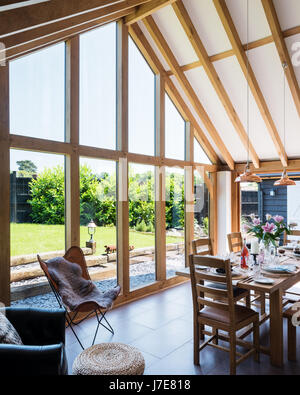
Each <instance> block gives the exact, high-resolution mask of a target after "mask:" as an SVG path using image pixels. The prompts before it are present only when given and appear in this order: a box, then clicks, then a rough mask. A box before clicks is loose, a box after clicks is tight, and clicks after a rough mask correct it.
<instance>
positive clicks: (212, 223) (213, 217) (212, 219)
mask: <svg viewBox="0 0 300 395" xmlns="http://www.w3.org/2000/svg"><path fill="white" fill-rule="evenodd" d="M210 180H211V182H212V193H210V194H209V237H210V239H211V244H212V249H213V254H214V255H216V254H217V252H218V251H217V250H218V221H217V220H218V218H217V215H218V202H217V173H216V172H214V173H210Z"/></svg>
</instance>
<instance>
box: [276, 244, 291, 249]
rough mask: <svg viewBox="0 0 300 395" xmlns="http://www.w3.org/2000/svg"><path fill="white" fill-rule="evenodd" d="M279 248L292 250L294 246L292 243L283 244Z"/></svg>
mask: <svg viewBox="0 0 300 395" xmlns="http://www.w3.org/2000/svg"><path fill="white" fill-rule="evenodd" d="M279 248H283V249H284V250H293V249H294V248H295V246H294V245H292V244H288V245H285V246H282V247H279Z"/></svg>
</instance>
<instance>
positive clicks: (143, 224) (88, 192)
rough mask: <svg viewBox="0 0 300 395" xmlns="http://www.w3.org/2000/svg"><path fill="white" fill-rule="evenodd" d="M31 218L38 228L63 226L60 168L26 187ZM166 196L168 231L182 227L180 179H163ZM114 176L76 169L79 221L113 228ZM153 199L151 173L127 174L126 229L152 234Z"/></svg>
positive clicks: (114, 204) (181, 185) (172, 175)
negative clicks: (28, 189) (51, 225)
mask: <svg viewBox="0 0 300 395" xmlns="http://www.w3.org/2000/svg"><path fill="white" fill-rule="evenodd" d="M29 187H30V193H31V199H30V200H29V203H30V204H31V208H32V213H31V218H32V221H33V222H35V223H40V224H64V201H65V194H64V169H63V167H62V166H56V167H53V168H49V169H45V170H44V171H43V172H41V173H39V174H38V176H37V177H36V179H32V181H31V182H30V183H29ZM166 187H167V190H169V191H170V196H169V197H168V199H167V201H166V222H167V227H168V228H173V227H180V228H182V227H183V226H184V185H183V177H182V176H181V175H179V174H171V175H169V176H168V175H167V177H166ZM115 191H116V178H115V175H109V174H108V173H102V174H100V175H96V174H94V172H93V171H92V169H91V168H90V167H89V166H87V165H82V166H80V221H81V224H88V222H89V221H90V220H91V219H93V220H94V221H95V223H96V224H97V225H98V226H115V225H116V192H115ZM154 224H155V199H154V177H153V173H152V172H145V173H142V174H131V173H129V226H130V227H131V228H135V229H136V230H139V231H142V232H154Z"/></svg>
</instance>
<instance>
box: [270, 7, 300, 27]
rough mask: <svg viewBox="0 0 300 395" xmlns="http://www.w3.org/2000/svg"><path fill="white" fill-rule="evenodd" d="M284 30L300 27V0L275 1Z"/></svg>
mask: <svg viewBox="0 0 300 395" xmlns="http://www.w3.org/2000/svg"><path fill="white" fill-rule="evenodd" d="M273 4H274V6H275V9H276V13H277V16H278V19H279V23H280V26H281V29H282V30H286V29H289V28H291V27H295V26H300V1H299V0H273Z"/></svg>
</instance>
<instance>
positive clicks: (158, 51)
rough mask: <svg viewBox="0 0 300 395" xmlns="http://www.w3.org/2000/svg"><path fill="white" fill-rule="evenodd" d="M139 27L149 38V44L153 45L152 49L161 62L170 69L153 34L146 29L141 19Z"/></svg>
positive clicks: (166, 68) (165, 67)
mask: <svg viewBox="0 0 300 395" xmlns="http://www.w3.org/2000/svg"><path fill="white" fill-rule="evenodd" d="M138 25H139V27H140V28H141V30H142V32H143V33H144V35H145V37H146V39H147V40H148V42H149V44H150V45H151V47H152V49H153V50H154V52H155V54H156V55H157V57H158V59H159V60H160V62H161V64H162V65H163V67H164V69H165V70H170V67H169V65H168V63H167V62H166V60H165V58H164V57H163V56H162V54H161V52H160V50H159V49H158V48H157V46H156V44H155V42H154V40H153V39H152V37H151V35H150V34H149V32H148V30H147V29H146V27H145V25H144V24H143V23H142V22H141V21H139V22H138Z"/></svg>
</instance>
